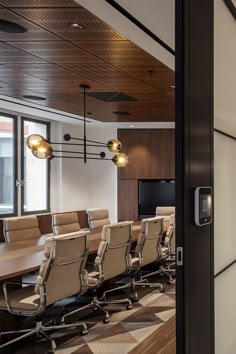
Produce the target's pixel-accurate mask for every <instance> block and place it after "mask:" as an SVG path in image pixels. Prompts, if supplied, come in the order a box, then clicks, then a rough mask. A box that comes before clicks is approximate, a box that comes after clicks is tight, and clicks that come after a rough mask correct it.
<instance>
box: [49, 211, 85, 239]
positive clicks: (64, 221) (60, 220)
mask: <svg viewBox="0 0 236 354" xmlns="http://www.w3.org/2000/svg"><path fill="white" fill-rule="evenodd" d="M52 229H53V234H54V235H62V234H68V233H70V232H77V231H80V224H79V218H78V214H77V213H76V212H71V213H60V214H54V215H53V216H52Z"/></svg>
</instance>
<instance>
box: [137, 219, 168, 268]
mask: <svg viewBox="0 0 236 354" xmlns="http://www.w3.org/2000/svg"><path fill="white" fill-rule="evenodd" d="M163 221H164V218H163V217H160V216H158V217H155V218H150V219H143V220H142V222H141V231H140V235H139V238H138V242H137V246H136V251H137V252H139V253H141V257H142V265H146V264H149V263H153V262H157V261H159V260H160V259H161V238H162V234H163Z"/></svg>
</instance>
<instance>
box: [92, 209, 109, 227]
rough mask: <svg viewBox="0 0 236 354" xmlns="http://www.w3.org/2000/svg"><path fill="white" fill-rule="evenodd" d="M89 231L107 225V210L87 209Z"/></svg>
mask: <svg viewBox="0 0 236 354" xmlns="http://www.w3.org/2000/svg"><path fill="white" fill-rule="evenodd" d="M87 213H88V223H89V227H90V229H95V228H97V227H102V226H104V225H109V224H110V223H111V222H110V219H109V212H108V210H107V209H87Z"/></svg>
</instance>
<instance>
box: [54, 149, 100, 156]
mask: <svg viewBox="0 0 236 354" xmlns="http://www.w3.org/2000/svg"><path fill="white" fill-rule="evenodd" d="M53 151H54V152H62V153H63V152H64V153H71V154H84V153H83V152H82V151H67V150H53ZM87 155H95V156H100V154H96V153H94V152H87Z"/></svg>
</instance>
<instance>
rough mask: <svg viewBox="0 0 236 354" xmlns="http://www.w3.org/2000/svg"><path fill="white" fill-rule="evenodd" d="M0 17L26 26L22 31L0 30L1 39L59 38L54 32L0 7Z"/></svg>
mask: <svg viewBox="0 0 236 354" xmlns="http://www.w3.org/2000/svg"><path fill="white" fill-rule="evenodd" d="M0 19H4V20H6V21H10V22H15V23H17V24H19V25H21V26H22V27H24V28H27V31H26V32H24V33H18V34H17V33H2V32H0V40H1V41H11V40H14V41H16V40H19V41H26V40H30V41H42V40H54V41H56V40H60V38H58V37H57V36H55V35H54V34H52V33H50V32H48V31H46V30H44V29H42V28H41V27H39V26H37V25H36V24H34V23H32V22H31V21H28V20H26V19H24V18H22V17H21V16H19V15H17V14H15V13H14V12H11V11H10V10H7V9H5V8H0Z"/></svg>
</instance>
